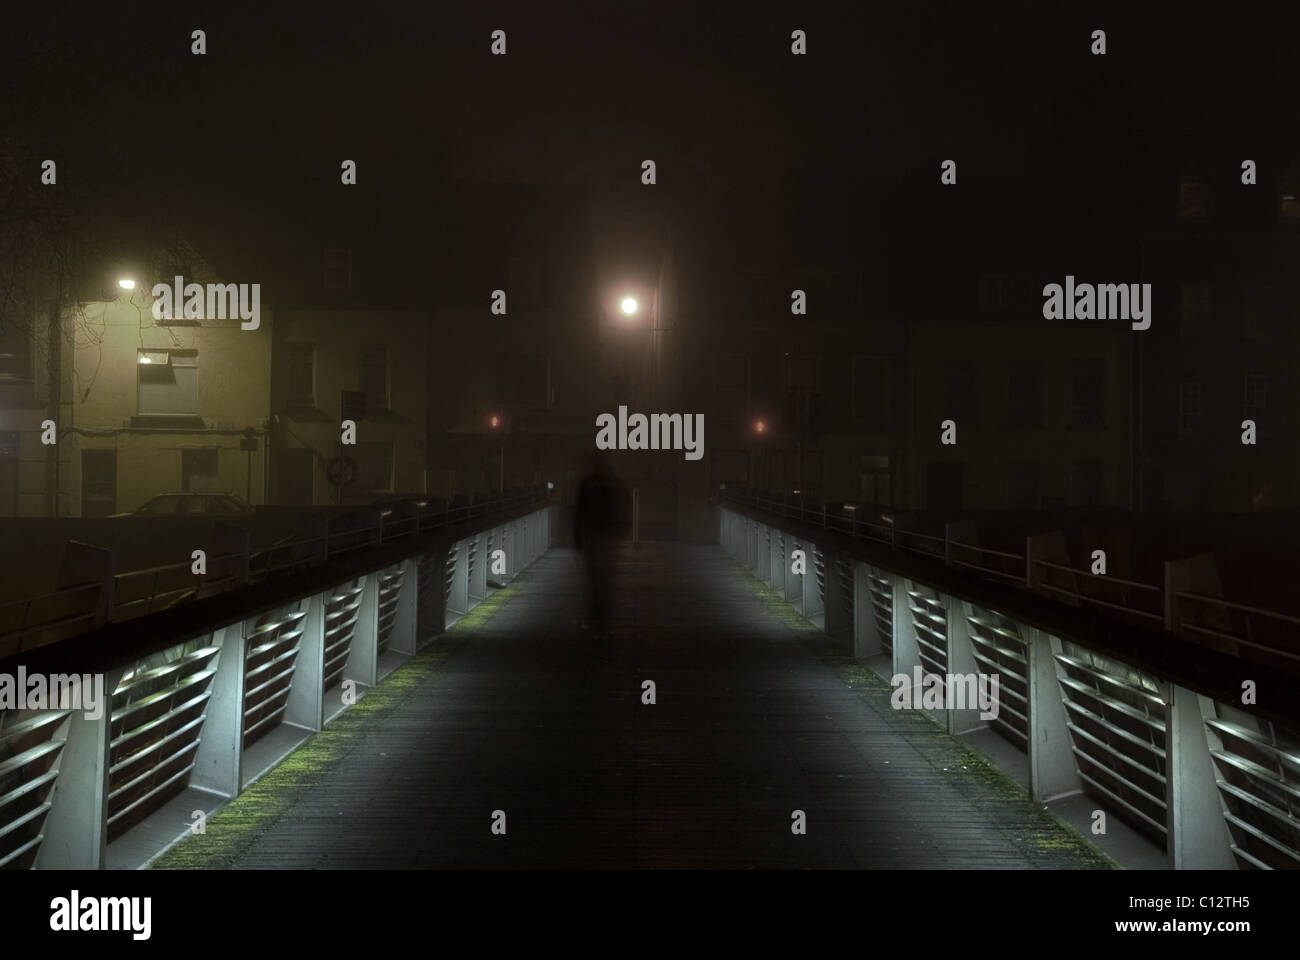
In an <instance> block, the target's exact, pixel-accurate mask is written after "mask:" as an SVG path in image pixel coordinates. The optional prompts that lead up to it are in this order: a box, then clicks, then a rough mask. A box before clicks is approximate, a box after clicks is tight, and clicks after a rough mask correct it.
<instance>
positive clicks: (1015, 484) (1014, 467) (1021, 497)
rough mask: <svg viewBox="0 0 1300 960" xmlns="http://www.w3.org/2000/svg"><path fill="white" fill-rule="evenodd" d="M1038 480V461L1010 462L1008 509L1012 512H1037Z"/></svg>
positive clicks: (1008, 466) (1008, 469) (1008, 468)
mask: <svg viewBox="0 0 1300 960" xmlns="http://www.w3.org/2000/svg"><path fill="white" fill-rule="evenodd" d="M1038 479H1039V467H1038V461H1037V460H1008V461H1007V507H1008V508H1009V509H1011V510H1037V509H1038Z"/></svg>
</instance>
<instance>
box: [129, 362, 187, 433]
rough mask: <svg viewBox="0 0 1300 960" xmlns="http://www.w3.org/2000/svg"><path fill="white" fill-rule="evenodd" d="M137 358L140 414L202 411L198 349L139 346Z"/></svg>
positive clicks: (153, 414) (176, 413)
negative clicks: (159, 348)
mask: <svg viewBox="0 0 1300 960" xmlns="http://www.w3.org/2000/svg"><path fill="white" fill-rule="evenodd" d="M136 360H137V362H136V365H135V369H136V385H137V402H138V407H139V412H140V414H141V415H150V416H164V417H167V416H184V415H189V416H193V415H195V414H197V413H198V412H199V392H198V383H199V378H198V373H199V354H198V351H197V350H139V351H137V353H136Z"/></svg>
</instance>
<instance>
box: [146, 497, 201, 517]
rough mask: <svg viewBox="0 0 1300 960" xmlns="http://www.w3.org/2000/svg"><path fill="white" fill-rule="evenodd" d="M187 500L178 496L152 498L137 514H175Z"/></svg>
mask: <svg viewBox="0 0 1300 960" xmlns="http://www.w3.org/2000/svg"><path fill="white" fill-rule="evenodd" d="M187 499H189V498H188V497H178V496H162V497H154V498H153V499H152V500H150V501H149V502H148V503H146V504H145V505H144V506H142V507H141V508H140V509H139V510H138V511H137V512H138V513H146V514H150V515H155V514H169V513H176V512H177V510H179V509H180V507H181V504H182V503H183V502H184V501H185V500H187Z"/></svg>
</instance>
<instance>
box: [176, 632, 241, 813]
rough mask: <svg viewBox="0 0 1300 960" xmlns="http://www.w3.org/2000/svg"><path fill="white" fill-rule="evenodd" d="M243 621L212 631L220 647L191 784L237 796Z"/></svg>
mask: <svg viewBox="0 0 1300 960" xmlns="http://www.w3.org/2000/svg"><path fill="white" fill-rule="evenodd" d="M244 633H245V631H244V622H243V621H242V620H241V621H239V622H238V623H232V624H229V625H228V626H225V627H222V628H221V629H219V630H216V631H214V632H213V635H212V642H213V643H214V644H217V645H219V646H220V647H221V653H220V654H218V655H217V674H216V676H214V677H213V678H212V688H211V689H212V696H211V697H209V698H208V708H207V714H208V718H207V719H206V720H205V721H203V736H202V737H201V738H200V739H199V749H198V751H197V753H196V754H195V757H194V770H193V771H192V772H191V774H190V786H192V787H202V788H204V789H205V790H211V791H212V792H213V793H218V794H220V795H221V796H223V797H237V796H239V791H240V790H241V789H243V785H244V775H243V766H244V653H245V646H246V644H247V643H248V641H247V640H246V639H245V637H244Z"/></svg>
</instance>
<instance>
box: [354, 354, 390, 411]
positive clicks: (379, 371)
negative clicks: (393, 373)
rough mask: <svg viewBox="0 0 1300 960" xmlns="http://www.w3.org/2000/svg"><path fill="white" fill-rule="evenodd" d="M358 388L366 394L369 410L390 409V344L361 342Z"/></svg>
mask: <svg viewBox="0 0 1300 960" xmlns="http://www.w3.org/2000/svg"><path fill="white" fill-rule="evenodd" d="M357 390H358V391H360V392H361V393H364V394H365V395H366V409H367V410H387V409H388V345H387V344H384V343H363V344H361V369H360V372H359V373H358V375H357Z"/></svg>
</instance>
